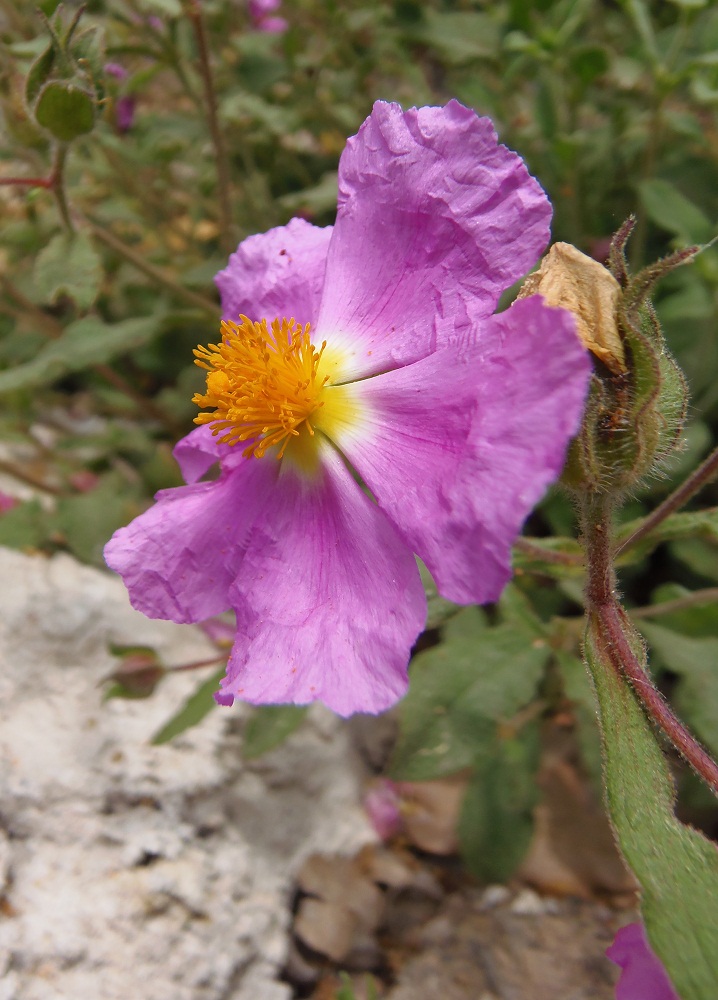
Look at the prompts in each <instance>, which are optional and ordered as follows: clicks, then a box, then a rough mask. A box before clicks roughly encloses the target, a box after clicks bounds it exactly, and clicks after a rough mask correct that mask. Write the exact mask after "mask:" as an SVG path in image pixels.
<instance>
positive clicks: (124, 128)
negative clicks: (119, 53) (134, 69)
mask: <svg viewBox="0 0 718 1000" xmlns="http://www.w3.org/2000/svg"><path fill="white" fill-rule="evenodd" d="M105 73H106V74H107V75H108V76H112V77H114V78H115V79H116V80H126V79H127V77H128V76H129V75H130V74H129V72H128V71H127V70H126V69H125V67H124V66H121V65H120V64H119V63H116V62H108V63H105ZM136 105H137V98H136V97H134V95H132V94H124V95H123V96H121V97H117V99H116V100H115V108H114V110H115V125H116V126H117V131H118V132H129V130H130V129H131V128H132V123H133V121H134V119H135V107H136Z"/></svg>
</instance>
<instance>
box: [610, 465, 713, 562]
mask: <svg viewBox="0 0 718 1000" xmlns="http://www.w3.org/2000/svg"><path fill="white" fill-rule="evenodd" d="M716 475H718V448H715V449H714V450H713V451H712V452H711V453H710V455H709V456H708V458H706V459H705V461H704V462H702V463H701V464H700V465H699V466H698V468H697V469H696V470H695V471H694V472H692V473H691V474H690V476H689V477H688V479H686V480H685V482H683V483H682V484H681V485H680V486H679V487H678V489H677V490H674V491H673V493H671V495H670V496H668V497H666V499H665V500H664V501H663V503H661V504H659V505H658V507H656V509H655V510H654V511H652V512H651V513H650V514H649V515H648V516H647V517H646V519H645V520H644V521H643V523H642V524H641V526H640V527H639V528H636V530H635V531H634V532H633V534H632V535H631V536H630V537H629V538H627V539H626V540H625V541H624V542H622V543H621V544H620V545H619V546H618V548H617V549H616V551H615V553H614V555H615V556H619V555H621V553H622V552H625V551H626V549H630V548H631V546H633V545H635V544H636V543H637V542H639V541H640V540H641V539H642V538H645V537H646V535H648V534H650V533H651V531H653V529H654V528H655V527H656V526H657V525H659V524H660V523H661V521H665V519H666V518H667V517H668V516H669V515H671V514H674V513H675V512H676V511H677V510H680V508H681V507H683V506H684V504H686V503H688V501H689V500H691V499H692V498H693V497H694V496H695V495H696V493H698V492H699V491H700V490H702V489H703V487H704V486H706V485H707V484H708V483H709V482H710V481H711V479H713V478H714V477H715V476H716Z"/></svg>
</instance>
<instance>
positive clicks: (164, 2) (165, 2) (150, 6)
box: [138, 0, 182, 17]
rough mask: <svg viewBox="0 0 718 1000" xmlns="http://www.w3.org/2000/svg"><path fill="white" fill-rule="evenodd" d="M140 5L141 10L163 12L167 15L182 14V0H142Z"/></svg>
mask: <svg viewBox="0 0 718 1000" xmlns="http://www.w3.org/2000/svg"><path fill="white" fill-rule="evenodd" d="M138 6H139V8H140V10H146V11H149V12H150V13H154V14H161V15H164V16H165V17H180V16H181V14H182V4H181V3H180V0H140V2H139V4H138Z"/></svg>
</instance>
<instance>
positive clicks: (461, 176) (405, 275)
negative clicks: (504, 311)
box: [316, 101, 551, 381]
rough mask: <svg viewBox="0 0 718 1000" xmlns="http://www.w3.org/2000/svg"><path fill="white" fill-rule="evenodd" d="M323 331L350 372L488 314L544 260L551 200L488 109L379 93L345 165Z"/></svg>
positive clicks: (415, 353) (422, 347)
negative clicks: (483, 112)
mask: <svg viewBox="0 0 718 1000" xmlns="http://www.w3.org/2000/svg"><path fill="white" fill-rule="evenodd" d="M339 192H340V196H339V212H338V215H337V221H336V225H335V227H334V233H333V236H332V241H331V244H330V248H329V254H328V258H327V271H326V281H325V288H324V296H323V298H322V305H321V309H320V313H319V319H318V321H317V326H316V331H317V337H318V339H319V340H322V339H326V340H327V341H328V343H329V344H330V345H333V346H337V347H342V348H344V349H345V350H346V351H347V352H349V353H350V354H351V359H350V361H349V362H348V363H347V365H346V377H345V378H342V381H349V380H350V379H352V378H358V377H362V376H365V375H368V374H373V373H376V372H380V371H385V370H387V369H390V368H395V367H397V366H398V365H401V364H407V363H409V362H411V361H416V360H417V359H419V358H421V357H424V356H425V355H427V354H429V353H430V352H431V351H433V350H434V349H435V348H436V347H440V346H442V345H443V344H444V343H446V342H448V341H449V340H450V339H451V338H452V337H453V336H454V335H455V334H457V333H458V332H461V331H464V330H466V329H468V325H469V317H470V316H477V315H489V314H490V313H491V312H492V311H493V309H494V307H495V305H496V303H497V301H498V299H499V296H500V294H501V292H502V291H503V290H504V289H505V288H506V287H507V286H508V285H510V284H512V282H514V281H515V280H516V279H518V278H519V277H521V275H522V274H524V273H525V272H526V271H527V270H528V269H529V268H530V267H531V266H532V265H533V264H534V263H535V261H536V259H537V258H538V256H539V254H540V253H541V251H542V250H543V248H544V247H545V245H546V242H547V240H548V235H549V221H550V218H551V207H550V204H549V202H548V199H547V198H546V195H545V194H544V192H543V190H542V189H541V187H540V186H539V184H538V182H537V181H535V180H534V179H533V178H532V177H531V176H530V175H529V174H528V172H527V170H526V167H525V165H524V163H523V161H522V160H521V158H520V157H519V156H518V155H517V154H516V153H512V152H511V151H510V150H508V149H506V147H504V146H501V145H499V144H498V142H497V139H496V133H495V132H494V129H493V126H492V124H491V122H490V121H489V120H488V119H487V118H479V117H477V115H476V114H475V113H474V112H473V111H470V110H469V109H468V108H465V107H463V106H462V105H461V104H459V103H458V102H457V101H451V102H450V103H449V104H448V105H447V106H446V107H444V108H419V109H417V108H412V109H411V110H409V111H407V112H402V110H401V108H400V107H399V105H397V104H385V103H383V102H377V103H376V104H375V105H374V110H373V112H372V114H371V115H370V116H369V118H367V120H366V121H365V122H364V124H363V125H362V127H361V128H360V130H359V133H358V134H357V135H356V136H354V137H353V138H352V139H349V141H348V142H347V147H346V149H345V151H344V153H343V154H342V158H341V160H340V164H339Z"/></svg>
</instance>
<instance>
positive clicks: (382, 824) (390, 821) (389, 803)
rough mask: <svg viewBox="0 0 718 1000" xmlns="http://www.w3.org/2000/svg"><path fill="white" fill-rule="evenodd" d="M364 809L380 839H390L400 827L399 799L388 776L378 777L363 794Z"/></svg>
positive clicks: (395, 788)
mask: <svg viewBox="0 0 718 1000" xmlns="http://www.w3.org/2000/svg"><path fill="white" fill-rule="evenodd" d="M364 809H365V811H366V814H367V816H368V817H369V820H370V821H371V825H372V826H373V827H374V829H375V830H376V832H377V835H378V836H379V837H381V839H382V840H391V838H392V837H393V836H395V835H396V834H397V833H398V832H399V830H400V829H401V799H400V798H399V794H398V791H397V787H396V785H395V784H394V782H393V781H389V779H388V778H380V779H379V780H378V781H377V782H376V784H374V785H372V787H371V788H370V789H369V791H368V792H367V793H366V795H365V796H364Z"/></svg>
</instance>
